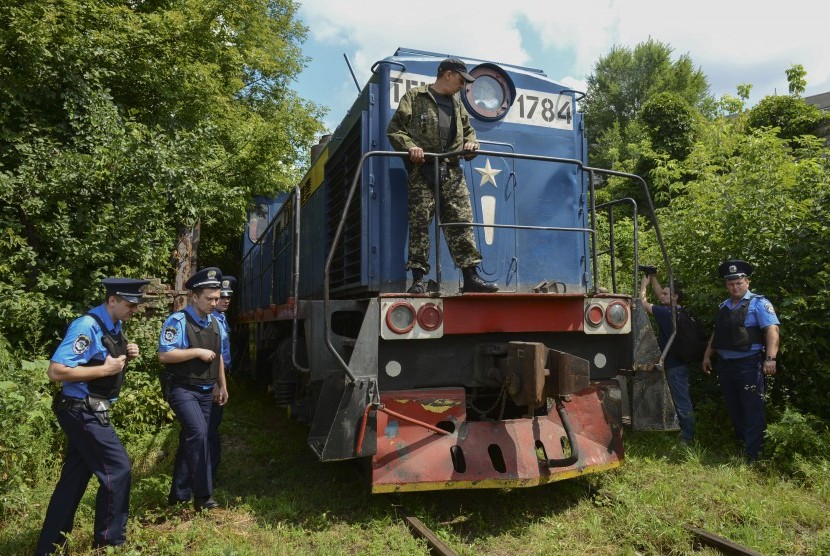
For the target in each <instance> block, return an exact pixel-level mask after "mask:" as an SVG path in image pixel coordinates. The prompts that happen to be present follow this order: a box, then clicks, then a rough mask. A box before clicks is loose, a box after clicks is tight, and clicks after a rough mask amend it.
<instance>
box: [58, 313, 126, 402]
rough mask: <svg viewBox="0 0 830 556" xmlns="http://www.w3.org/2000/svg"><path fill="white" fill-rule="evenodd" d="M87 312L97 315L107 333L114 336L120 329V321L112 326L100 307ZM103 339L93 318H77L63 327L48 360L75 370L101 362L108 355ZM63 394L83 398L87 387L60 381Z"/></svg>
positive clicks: (76, 382)
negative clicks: (57, 344) (58, 340)
mask: <svg viewBox="0 0 830 556" xmlns="http://www.w3.org/2000/svg"><path fill="white" fill-rule="evenodd" d="M89 312H90V313H94V314H95V315H96V316H98V318H100V319H101V321H102V322H103V323H104V325H105V326H107V328H109V330H110V332H112V333H116V334H117V333H118V332H119V331H120V330H121V328H120V322H119V323H115V324H113V322H112V319H111V318H110V316H109V313H107V310H106V307H105V306H104V305H99V306H98V307H95V308H94V309H92V310H90V311H89ZM103 339H104V332H103V331H102V330H101V326H100V325H99V324H98V322H97V321H96V320H95V319H94V318H92V317H90V316H89V315H84V316H82V317H79V318H77V319H75V320H74V321H72V323H71V324H70V325H69V328H67V330H66V335H65V336H64V338H63V341H62V342H61V343H60V345H59V346H58V348H57V349H56V350H55V353H54V354H53V355H52V361H54V362H55V363H60V364H61V365H66V366H67V367H79V366H81V365H86V364H87V363H89V362H90V361H92V360H97V361H104V360H106V358H107V354H108V352H107V348H105V347H104V342H103ZM63 394H64V395H65V396H69V397H71V398H84V397H86V396H88V395H89V388H88V387H87V384H86V382H84V381H75V382H69V381H64V382H63Z"/></svg>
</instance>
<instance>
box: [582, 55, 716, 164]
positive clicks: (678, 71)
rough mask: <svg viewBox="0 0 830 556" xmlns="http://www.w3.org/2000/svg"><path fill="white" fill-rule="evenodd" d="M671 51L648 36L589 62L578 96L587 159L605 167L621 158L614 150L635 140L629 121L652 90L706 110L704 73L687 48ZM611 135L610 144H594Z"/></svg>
mask: <svg viewBox="0 0 830 556" xmlns="http://www.w3.org/2000/svg"><path fill="white" fill-rule="evenodd" d="M672 52H673V50H672V48H671V47H670V46H669V45H667V44H664V43H661V42H659V41H655V40H654V39H649V40H647V41H646V42H643V43H640V44H638V45H637V46H635V47H634V48H633V49H630V48H628V47H622V46H616V47H614V48H613V49H612V50H611V52H610V53H608V55H606V56H603V57H602V58H600V60H599V61H598V62H597V64H596V65H595V66H594V72H593V73H592V74H591V75H589V76H588V91H587V95H586V97H585V100H584V101H583V109H584V111H585V122H586V129H587V134H588V142H589V147H590V149H589V153H591V154H590V156H591V164H592V165H595V166H602V167H608V168H610V167H614V165H615V164H618V163H620V162H621V161H622V160H624V159H621V158H615V154H618V153H622V152H624V151H625V149H626V145H627V144H629V143H635V142H636V139H637V137H638V132H639V129H638V128H636V127H631V126H633V125H634V126H636V120H637V119H638V117H639V116H640V112H641V110H642V109H643V106H644V105H645V104H646V102H647V101H648V100H649V99H651V98H653V97H654V96H656V95H658V94H661V93H674V94H675V95H676V97H677V98H678V99H682V100H683V101H685V102H686V103H687V104H688V105H689V106H691V107H694V108H697V109H698V110H701V111H703V112H704V113H709V112H711V111H712V109H713V106H714V105H713V101H712V99H711V96H710V94H709V84H708V82H707V79H706V76H705V75H704V74H703V72H702V71H701V70H700V69H695V67H694V65H693V63H692V60H691V58H690V57H689V56H688V55H687V54H684V55H682V56H680V57H679V58H678V59H677V60H675V61H672V59H671V55H672ZM655 124H656V122H652V126H654V125H655ZM609 134H610V136H609ZM612 140H613V141H614V144H615V148H614V149H611V150H609V149H607V148H605V149H603V148H598V147H600V146H603V145H604V146H608V145H609V144H610V143H611V141H612Z"/></svg>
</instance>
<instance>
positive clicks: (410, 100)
mask: <svg viewBox="0 0 830 556" xmlns="http://www.w3.org/2000/svg"><path fill="white" fill-rule="evenodd" d="M472 81H473V77H472V76H471V75H470V74H469V73H467V66H466V65H464V62H462V61H461V60H459V59H457V58H447V59H446V60H444V61H443V62H441V64H440V65H439V66H438V75H437V77H436V79H435V82H434V83H432V84H431V85H422V86H420V87H414V88H412V89H410V90H408V91H407V92H406V93H405V94H404V95H403V97H402V98H401V100H400V103H399V104H398V109H397V111H396V112H395V114H394V115H393V116H392V119H391V121H390V122H389V127H388V128H387V130H386V134H387V136H388V137H389V142H390V143H391V144H392V147H393V148H394V149H396V150H399V151H408V152H409V160H408V162H407V170H408V171H409V260H408V261H407V263H406V269H407V270H412V279H413V283H412V286H411V287H410V288H409V289H408V290H407V291H408V292H409V293H412V294H423V293H426V285H425V284H424V275H425V274H426V273H428V272H429V263H428V260H429V223H430V221H431V220H432V218H433V215H434V212H435V199H434V191H435V185H436V184H435V167H434V166H433V164H431V163H429V164H425V161H426V159H425V157H424V152H433V153H444V152H454V151H460V150H464V151H468V152H469V153H470V154H468V155H465V156H464V158H465V159H466V160H469V159H471V158H472V157H473V156H475V155H474V154H473V153H474V152H475V151H476V150H478V141H477V140H476V132H475V130H474V129H473V127H472V125H470V115H469V114H468V113H467V110H466V109H465V108H464V106H463V105H462V104H461V100H460V99H459V98H458V95H457V93H458V92H459V91H460V90H461V89H462V88H464V86H465V85H466V84H467V83H471V82H472ZM459 162H460V161H459V159H458V157H450V158H444V159H442V160H441V163H440V165H439V177H438V180H439V192H440V196H441V199H440V201H441V221H442V222H472V219H473V211H472V207H471V205H470V196H469V194H468V192H467V183H466V181H465V179H464V172H463V171H462V169H461V166H460V165H459ZM444 235H445V237H446V239H447V245H448V247H449V248H450V253H451V254H452V257H453V261H454V262H455V264H456V265H457V266H458V267H459V268H461V270H462V273H463V276H464V285H463V286H462V291H464V292H490V293H491V292H495V291H498V287H496V285H495V284H490V283H488V282H485V281H484V280H482V278H481V277H480V276H479V275H478V272H477V271H476V266H477V265H478V264H479V263H480V262H481V253H479V251H478V249H477V248H476V243H475V236H474V234H473V228H472V226H469V227H467V226H451V227H447V228H445V229H444ZM436 241H438V238H436Z"/></svg>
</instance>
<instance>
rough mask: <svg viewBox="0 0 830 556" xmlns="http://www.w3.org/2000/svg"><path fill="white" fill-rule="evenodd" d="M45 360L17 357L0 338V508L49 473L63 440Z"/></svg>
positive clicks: (11, 504)
mask: <svg viewBox="0 0 830 556" xmlns="http://www.w3.org/2000/svg"><path fill="white" fill-rule="evenodd" d="M47 366H48V362H47V361H44V360H37V361H21V360H19V359H18V358H17V357H16V356H15V355H14V354H13V353H12V352H11V349H10V348H9V345H8V342H7V341H6V339H5V338H4V337H3V336H0V399H2V400H3V403H0V429H2V431H3V434H2V435H0V501H1V502H2V504H0V507H2V508H3V510H2V512H3V513H4V514H5V512H6V511H8V510H9V509H11V508H15V507H19V505H18V504H16V503H15V501H19V500H20V498H21V497H25V493H26V492H27V491H28V490H29V489H30V488H32V487H33V486H34V485H36V484H38V483H39V482H41V481H43V480H44V479H47V478H48V477H49V476H50V473H51V471H52V469H54V468H55V467H56V465H57V461H58V459H59V457H60V453H61V445H62V441H63V437H62V435H59V434H57V432H58V424H57V422H56V421H55V418H54V416H53V414H52V408H51V403H52V392H53V388H52V387H51V386H50V385H49V381H48V379H47V378H46V367H47Z"/></svg>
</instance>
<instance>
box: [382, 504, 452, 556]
mask: <svg viewBox="0 0 830 556" xmlns="http://www.w3.org/2000/svg"><path fill="white" fill-rule="evenodd" d="M397 513H398V515H399V516H400V517H401V518H402V519H403V520H404V521H405V522H406V526H407V527H409V531H410V532H411V533H412V535H413V536H415V537H418V538H421V539H424V540H425V541H426V542H427V545H428V546H429V552H430V554H432V556H458V552H456V551H455V550H453V549H452V548H450V547H449V546H448V545H447V544H446V543H445V542H444V541H442V540H441V539H439V538H438V536H437V535H436V534H435V533H433V532H432V530H431V529H430V528H429V527H427V526H426V525H424V522H423V521H421V520H420V519H418V518H417V517H415V516H414V515H413V514H412V513H410V512H409V511H408V510H407V509H406V508H404V507H402V506H398V507H397Z"/></svg>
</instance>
